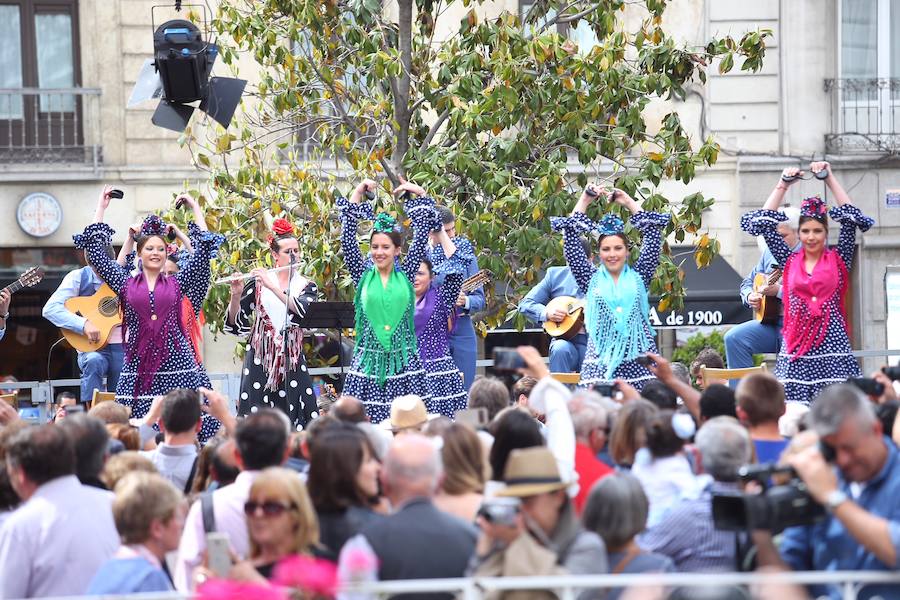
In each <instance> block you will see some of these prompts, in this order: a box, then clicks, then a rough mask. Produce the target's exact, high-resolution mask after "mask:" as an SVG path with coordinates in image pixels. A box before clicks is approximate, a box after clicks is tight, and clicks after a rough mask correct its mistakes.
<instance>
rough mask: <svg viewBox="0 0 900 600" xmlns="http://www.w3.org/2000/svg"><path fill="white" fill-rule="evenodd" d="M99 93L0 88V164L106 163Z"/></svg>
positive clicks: (76, 89) (95, 91) (70, 89)
mask: <svg viewBox="0 0 900 600" xmlns="http://www.w3.org/2000/svg"><path fill="white" fill-rule="evenodd" d="M101 131H102V130H101V128H100V90H99V89H93V88H54V89H49V88H44V89H41V88H0V166H2V165H4V164H26V163H41V164H43V163H54V164H61V163H68V164H77V165H92V166H93V167H94V168H95V169H96V168H97V167H98V166H99V165H100V163H101V162H102V160H103V153H102V146H101V143H100V142H101V135H100V134H101Z"/></svg>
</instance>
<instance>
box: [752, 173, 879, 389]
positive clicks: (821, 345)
mask: <svg viewBox="0 0 900 600" xmlns="http://www.w3.org/2000/svg"><path fill="white" fill-rule="evenodd" d="M809 168H810V170H811V171H812V172H813V173H820V172H822V171H827V173H828V175H827V177H826V178H825V185H827V186H828V188H829V189H830V190H831V192H832V194H834V199H835V201H836V202H837V206H835V207H833V208H832V209H831V210H830V211H829V210H828V207H827V206H826V205H825V203H824V202H823V201H822V200H821V198H819V197H818V196H813V197H811V198H807V199H806V200H804V201H803V204H802V205H801V206H800V229H799V236H800V244H801V248H800V250H798V251H797V252H792V251H791V248H790V247H789V246H788V244H786V243H785V241H784V239H782V237H781V236H780V235H779V234H778V230H777V229H778V225H779V224H780V223H782V222H783V221H785V220H786V219H787V217H786V216H785V215H784V213H783V212H779V211H778V207H779V206H781V202H782V200H783V199H784V194H785V192H786V191H787V189H788V188H789V187H790V186H791V184H792V183H793V182H794V181H796V179H797V178H798V177H800V176H802V175H803V172H802V171H800V170H799V169H796V168H790V169H785V170H784V173H783V174H782V178H781V179H779V181H778V184H777V185H776V186H775V189H773V190H772V193H771V194H769V197H768V199H767V200H766V203H765V204H764V205H763V207H762V209H760V210H753V211H750V212H748V213H747V214H745V215H744V216H743V217H742V218H741V229H743V230H744V231H746V232H747V233H749V234H750V235H762V236H764V237H765V239H766V244H767V245H768V246H769V251H771V252H772V255H773V256H774V257H775V260H776V261H778V263H779V264H783V265H784V274H783V276H782V281H783V288H782V297H783V301H784V304H785V308H784V327H782V330H781V335H782V342H781V350H780V351H779V352H778V360H777V361H776V363H775V372H774V374H775V377H777V378H778V379H779V380H780V381H781V383H782V384H784V393H785V399H786V400H787V402H799V403H802V404H809V403H810V402H811V401H812V399H813V398H815V397H816V395H818V393H819V392H820V391H821V390H822V389H824V388H826V387H828V386H829V385H831V384H834V383H841V382H844V381H846V380H847V378H848V377H859V376H860V374H861V372H860V368H859V363H857V362H856V359H855V358H854V357H853V354H852V348H851V346H850V324H849V321H848V319H847V312H846V309H845V306H844V300H845V296H846V293H847V288H848V287H849V284H850V274H849V269H850V265H851V263H852V262H853V253H854V252H855V250H856V230H857V229H859V230H860V231H868V229H869V228H870V227H872V225H874V224H875V221H874V220H872V219H871V218H869V217H867V216H865V215H864V214H863V213H862V211H860V210H859V209H858V208H857V207H855V206H853V204H852V202H851V201H850V196H849V195H848V194H847V192H846V191H845V190H844V188H843V187H842V186H841V184H840V182H838V180H837V178H836V177H835V176H834V173H832V172H831V166H830V165H829V164H828V163H827V162H813V163H811V164H810V166H809ZM829 214H830V215H831V218H832V219H834V220H835V221H837V222H838V223H840V224H841V231H840V234H839V235H838V243H837V246H836V247H835V248H829V247H828V215H829Z"/></svg>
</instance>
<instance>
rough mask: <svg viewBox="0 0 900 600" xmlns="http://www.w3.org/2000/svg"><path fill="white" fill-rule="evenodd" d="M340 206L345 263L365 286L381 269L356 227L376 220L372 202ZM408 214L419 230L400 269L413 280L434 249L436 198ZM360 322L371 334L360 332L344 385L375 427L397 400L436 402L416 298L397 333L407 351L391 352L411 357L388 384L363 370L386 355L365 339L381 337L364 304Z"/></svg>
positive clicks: (414, 202) (409, 205)
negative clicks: (418, 331) (416, 323)
mask: <svg viewBox="0 0 900 600" xmlns="http://www.w3.org/2000/svg"><path fill="white" fill-rule="evenodd" d="M337 204H338V208H339V210H340V214H341V250H342V251H343V255H344V264H345V265H346V267H347V270H348V271H350V276H351V277H352V278H353V283H354V285H357V286H358V285H359V283H360V280H362V278H363V275H365V274H366V272H367V271H368V270H369V269H375V268H376V267H375V265H374V263H373V262H372V260H371V259H364V258H363V256H362V252H360V249H359V242H358V241H357V239H356V229H357V226H358V224H359V221H360V219H374V217H375V214H374V211H373V209H372V206H371V205H370V204H369V203H367V202H361V203H359V204H352V203H351V202H349V201H348V200H347V199H346V198H339V199H338V202H337ZM405 210H406V215H407V217H409V219H410V221H411V222H412V227H413V231H414V235H413V240H412V243H411V244H410V246H409V250H408V251H407V253H406V260H405V262H404V263H403V264H402V265H396V266H395V268H397V269H399V270H400V271H401V272H402V273H403V275H404V276H406V278H407V279H409V281H410V282H412V281H413V280H414V279H415V274H416V271H418V269H419V265H420V264H421V263H422V259H423V258H425V256H426V253H427V251H428V233H429V232H430V231H431V229H432V228H433V226H434V225H435V223H436V216H435V211H434V200H432V199H431V198H427V197H424V196H423V197H419V198H413V199H411V200H409V201H407V202H406V204H405ZM356 312H357V317H358V318H357V322H362V323H363V328H364V329H365V330H366V331H356V340H357V343H356V345H355V347H354V349H353V359H352V361H351V363H350V368H349V370H348V371H347V378H346V380H345V382H344V390H343V392H344V394H348V395H350V396H355V397H357V398H359V399H360V400H361V401H362V402H363V404H364V405H365V407H366V413H367V414H368V416H369V419H370V420H371V421H372V422H373V423H380V422H381V421H383V420H385V419H387V418H388V417H389V416H390V413H391V401H393V399H394V398H396V397H397V396H404V395H407V394H417V395H419V396H421V397H422V399H423V400H424V401H425V402H426V403H427V402H428V401H429V400H430V395H429V394H428V388H427V386H426V385H425V368H424V367H423V366H422V360H421V359H420V358H419V352H418V347H417V345H416V336H415V331H414V330H412V331H410V330H409V329H411V328H412V325H411V323H412V318H411V317H412V315H413V313H414V312H415V299H414V298H413V299H412V300H411V301H410V302H409V305H408V306H407V309H406V313H405V314H404V317H403V318H402V319H401V320H400V324H399V325H398V327H397V330H396V331H395V332H394V337H393V339H394V340H402V341H399V342H398V343H400V344H403V347H399V346H397V347H394V348H392V350H391V352H395V353H399V354H400V355H402V356H406V357H407V360H406V363H405V365H404V367H403V368H402V369H401V370H400V371H399V372H397V373H394V374H392V375H388V376H387V378H386V379H385V381H384V383H380V382H379V381H378V377H376V376H375V375H370V374H368V373H366V372H365V371H364V370H363V368H362V362H363V361H362V359H363V355H364V353H367V352H373V353H377V352H385V350H384V349H383V348H381V347H380V346H376V345H375V344H371V343H368V345H367V342H363V341H361V340H373V339H374V338H375V335H374V333H373V331H372V325H371V323H369V321H368V319H367V318H366V317H365V313H364V311H363V308H362V307H361V306H357V307H356Z"/></svg>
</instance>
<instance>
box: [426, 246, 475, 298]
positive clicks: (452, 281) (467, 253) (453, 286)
mask: <svg viewBox="0 0 900 600" xmlns="http://www.w3.org/2000/svg"><path fill="white" fill-rule="evenodd" d="M454 241H455V243H456V252H454V253H453V255H451V256H450V258H449V259H448V258H443V256H444V249H443V248H441V247H440V246H436V247H435V251H437V250H440V256H441V257H442V258H441V260H440V262H438V261H435V262H436V263H437V264H436V266H435V267H434V274H435V275H439V274H445V275H446V277H445V278H444V283H443V284H442V285H441V287H440V293H441V303H442V304H443V306H444V307H445V308H446V309H447V313H449V312H450V311H451V310H452V309H453V307H454V306H456V299H457V298H459V292H460V290H461V289H462V284H463V281H465V277H466V268H467V266H468V264H469V261H470V260H472V259H473V258H475V254H474V251H473V249H472V242H470V241H469V240H467V239H465V238H456V239H455V240H454Z"/></svg>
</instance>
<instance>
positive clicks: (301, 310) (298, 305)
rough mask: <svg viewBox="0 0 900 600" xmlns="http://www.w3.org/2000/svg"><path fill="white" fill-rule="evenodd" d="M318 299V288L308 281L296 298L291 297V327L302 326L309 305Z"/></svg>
mask: <svg viewBox="0 0 900 600" xmlns="http://www.w3.org/2000/svg"><path fill="white" fill-rule="evenodd" d="M318 299H319V288H318V286H317V285H316V284H315V283H313V282H312V281H310V282H309V283H307V284H306V287H305V288H303V290H302V291H301V292H300V294H299V295H298V296H293V297H291V325H296V326H300V325H302V323H301V322H302V320H303V317H305V316H306V309H307V308H309V305H310V304H312V303H313V302H315V301H316V300H318Z"/></svg>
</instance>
